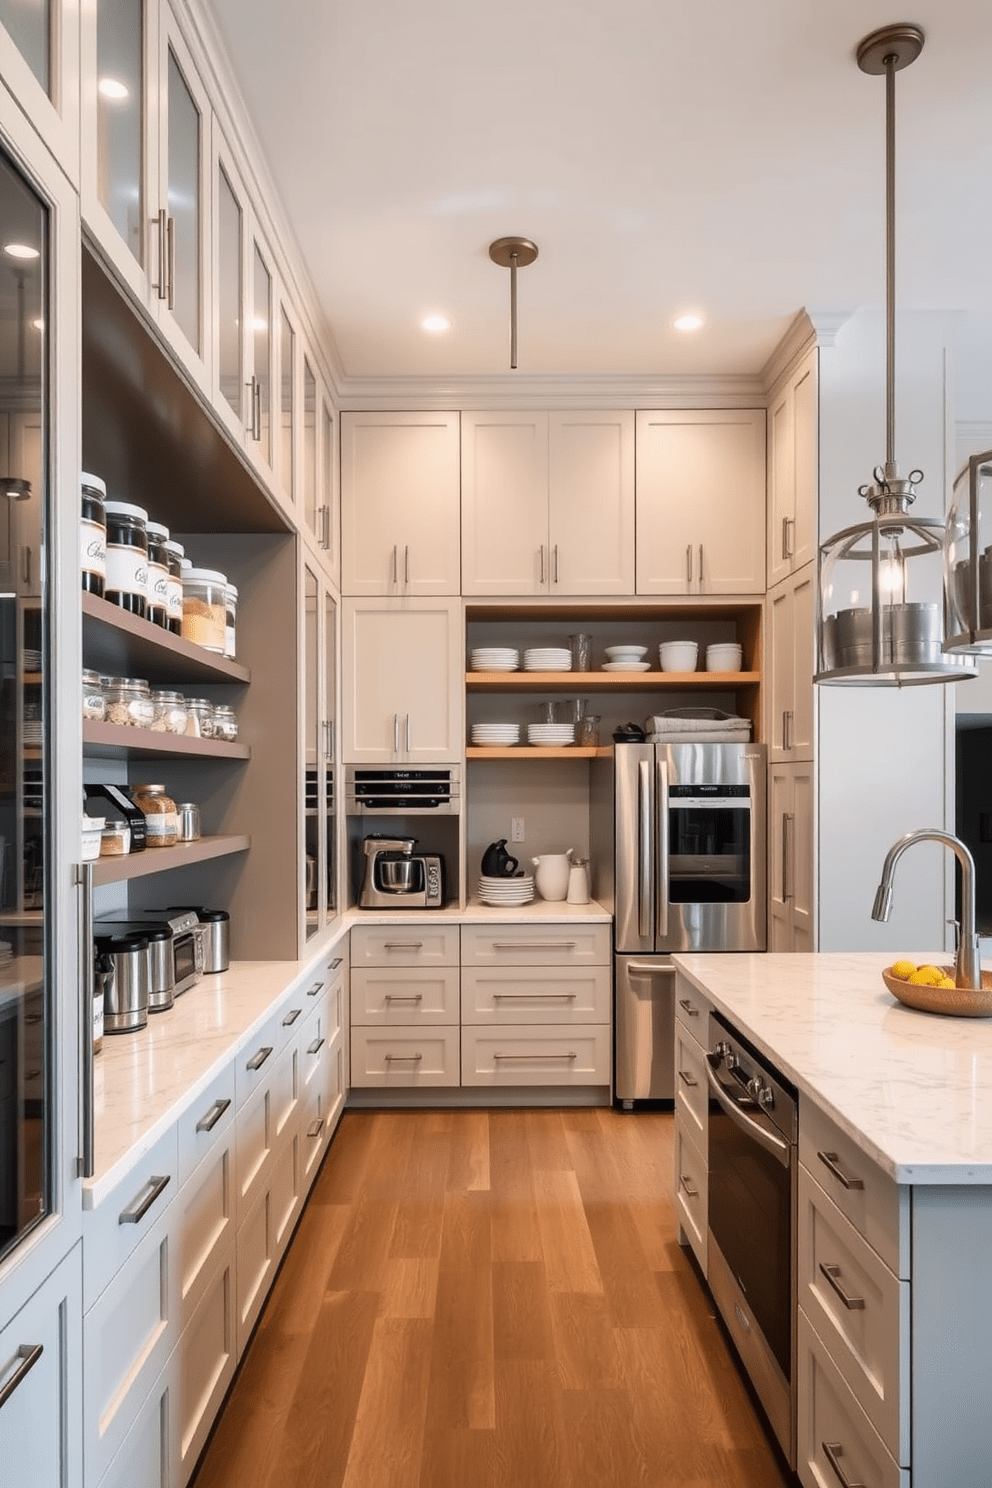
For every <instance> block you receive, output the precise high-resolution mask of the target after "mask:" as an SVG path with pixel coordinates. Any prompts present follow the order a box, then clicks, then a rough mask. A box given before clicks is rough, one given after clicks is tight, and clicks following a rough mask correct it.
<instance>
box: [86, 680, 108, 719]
mask: <svg viewBox="0 0 992 1488" xmlns="http://www.w3.org/2000/svg"><path fill="white" fill-rule="evenodd" d="M106 716H107V699H106V698H105V697H104V695H103V684H102V682H101V681H100V673H99V672H90V671H84V672H83V718H84V719H85V720H86V721H87V722H89V723H102V722H103V720H104V719H105V718H106Z"/></svg>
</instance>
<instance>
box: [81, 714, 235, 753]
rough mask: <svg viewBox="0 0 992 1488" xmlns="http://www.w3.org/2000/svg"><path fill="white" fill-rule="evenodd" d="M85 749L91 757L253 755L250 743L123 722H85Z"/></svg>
mask: <svg viewBox="0 0 992 1488" xmlns="http://www.w3.org/2000/svg"><path fill="white" fill-rule="evenodd" d="M83 750H84V752H85V753H86V754H87V755H88V756H89V757H90V758H99V759H134V758H138V757H141V756H144V757H146V758H147V757H148V756H150V755H176V754H179V755H183V756H184V757H185V758H186V759H229V760H247V759H251V749H250V748H249V747H248V745H247V744H228V743H227V741H226V740H225V739H191V738H190V737H189V736H188V735H186V734H159V733H154V732H153V731H152V730H151V729H139V728H129V727H128V726H127V725H125V724H120V723H95V722H93V721H91V720H90V721H85V722H84V723H83Z"/></svg>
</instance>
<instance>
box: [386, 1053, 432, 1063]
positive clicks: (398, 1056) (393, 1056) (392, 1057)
mask: <svg viewBox="0 0 992 1488" xmlns="http://www.w3.org/2000/svg"><path fill="white" fill-rule="evenodd" d="M382 1057H383V1059H386V1060H397V1059H412V1060H414V1061H416V1060H418V1059H423V1057H424V1056H423V1054H384V1055H383V1056H382Z"/></svg>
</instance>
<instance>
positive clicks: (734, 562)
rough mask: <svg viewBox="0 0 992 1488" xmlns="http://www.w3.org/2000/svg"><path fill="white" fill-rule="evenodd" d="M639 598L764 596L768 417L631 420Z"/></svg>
mask: <svg viewBox="0 0 992 1488" xmlns="http://www.w3.org/2000/svg"><path fill="white" fill-rule="evenodd" d="M636 515H637V593H638V594H763V593H764V589H765V413H764V409H760V408H743V409H734V408H730V409H707V410H705V411H693V412H681V411H676V410H666V411H662V412H641V413H638V415H637V497H636Z"/></svg>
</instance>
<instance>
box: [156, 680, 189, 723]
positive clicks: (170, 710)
mask: <svg viewBox="0 0 992 1488" xmlns="http://www.w3.org/2000/svg"><path fill="white" fill-rule="evenodd" d="M152 703H153V705H154V708H155V717H154V719H153V720H152V733H155V734H184V733H185V732H186V726H187V724H188V723H189V709H188V708H187V707H186V699H185V698H184V697H183V695H182V693H181V692H166V691H164V690H163V691H159V692H153V693H152Z"/></svg>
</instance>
